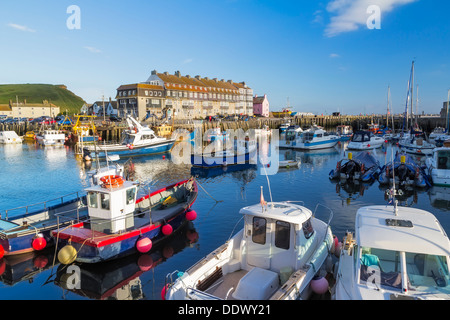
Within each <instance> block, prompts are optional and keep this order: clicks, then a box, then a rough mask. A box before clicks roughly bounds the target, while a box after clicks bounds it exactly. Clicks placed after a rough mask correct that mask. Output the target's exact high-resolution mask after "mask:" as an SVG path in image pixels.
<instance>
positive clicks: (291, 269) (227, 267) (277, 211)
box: [162, 189, 333, 300]
mask: <svg viewBox="0 0 450 320" xmlns="http://www.w3.org/2000/svg"><path fill="white" fill-rule="evenodd" d="M261 192H262V189H261ZM330 211H331V210H330ZM240 214H242V215H243V216H244V228H243V229H241V230H240V231H239V232H238V233H237V234H236V235H234V236H233V237H231V238H230V239H229V240H228V241H226V242H225V243H224V244H223V245H222V246H220V247H219V248H217V249H216V250H214V251H213V252H211V253H210V254H208V255H207V256H206V257H205V258H203V259H201V260H200V261H198V262H197V263H195V264H194V265H193V266H192V267H190V268H189V269H188V270H186V271H185V272H180V271H175V272H173V273H171V274H168V275H167V277H166V285H165V287H164V288H163V291H162V298H163V299H167V300H185V299H186V300H269V299H270V300H294V299H305V298H307V297H308V296H309V295H310V294H311V292H312V290H317V289H315V288H314V285H315V284H316V282H317V281H323V282H321V283H322V284H325V286H324V287H326V289H328V283H327V281H326V279H325V278H323V277H320V269H321V268H322V267H324V264H325V261H326V260H327V257H328V256H329V251H330V250H332V247H333V236H332V234H331V230H330V221H331V219H332V213H331V214H330V219H329V221H328V223H326V222H323V221H321V220H319V219H317V218H316V217H315V216H314V214H313V213H312V212H311V211H310V210H309V209H307V208H305V207H303V206H300V205H297V204H293V203H291V202H269V203H266V202H265V201H264V198H263V196H262V193H261V203H259V204H255V205H252V206H248V207H244V208H242V209H241V210H240ZM318 274H319V275H318ZM316 275H318V276H317V277H316ZM319 279H321V280H319Z"/></svg>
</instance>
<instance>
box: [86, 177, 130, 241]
mask: <svg viewBox="0 0 450 320" xmlns="http://www.w3.org/2000/svg"><path fill="white" fill-rule="evenodd" d="M86 191H87V202H88V212H89V218H90V229H92V230H95V231H99V232H102V233H107V234H111V233H117V232H120V231H125V230H126V229H128V228H130V227H133V226H134V211H135V203H136V195H137V186H136V184H135V183H133V182H130V181H124V180H123V178H122V177H120V176H105V177H102V178H101V184H100V185H96V186H93V187H90V188H87V189H86Z"/></svg>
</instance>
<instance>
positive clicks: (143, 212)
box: [52, 176, 198, 264]
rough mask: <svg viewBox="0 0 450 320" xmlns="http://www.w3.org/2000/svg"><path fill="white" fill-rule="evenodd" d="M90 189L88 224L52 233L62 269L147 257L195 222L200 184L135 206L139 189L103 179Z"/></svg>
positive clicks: (183, 184)
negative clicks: (75, 264)
mask: <svg viewBox="0 0 450 320" xmlns="http://www.w3.org/2000/svg"><path fill="white" fill-rule="evenodd" d="M100 180H101V182H102V184H101V185H96V186H92V187H89V188H86V192H87V207H88V208H87V214H88V219H86V220H85V221H81V222H79V223H75V224H72V225H71V226H70V227H67V228H58V229H57V230H54V231H53V232H52V236H53V237H54V239H55V241H56V243H57V245H58V248H61V249H60V250H59V253H58V260H59V261H60V263H62V264H70V263H72V262H73V261H77V262H80V263H98V262H101V261H108V260H112V259H116V258H120V257H123V256H127V255H130V254H132V253H137V252H141V253H146V252H148V251H150V249H151V247H152V245H153V244H154V243H158V242H159V241H161V240H162V239H165V238H167V237H168V236H170V235H171V234H172V233H173V232H176V231H177V230H178V229H179V228H180V227H181V226H183V225H184V224H185V223H186V222H187V221H192V220H194V219H195V218H196V215H197V214H196V213H195V211H192V210H190V207H191V206H192V205H193V203H194V202H195V200H196V198H197V193H198V190H197V184H196V182H195V181H194V180H193V179H189V180H183V181H180V182H178V183H175V184H173V185H170V186H168V187H165V188H162V189H160V190H158V191H155V192H152V193H149V194H147V195H146V196H144V197H141V198H139V199H137V200H136V197H137V192H138V184H137V183H135V182H131V181H127V180H125V179H123V178H122V177H120V176H104V177H102V178H101V179H100Z"/></svg>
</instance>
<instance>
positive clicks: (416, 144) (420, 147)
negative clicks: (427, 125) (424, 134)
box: [398, 136, 436, 155]
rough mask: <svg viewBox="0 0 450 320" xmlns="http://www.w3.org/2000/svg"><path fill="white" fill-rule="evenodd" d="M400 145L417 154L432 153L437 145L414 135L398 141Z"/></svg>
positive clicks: (403, 148)
mask: <svg viewBox="0 0 450 320" xmlns="http://www.w3.org/2000/svg"><path fill="white" fill-rule="evenodd" d="M398 145H399V147H400V148H401V149H402V150H404V151H405V152H407V153H410V154H415V155H430V154H432V153H433V149H434V148H436V146H435V145H434V144H432V143H429V142H428V141H426V140H424V139H423V138H421V137H415V136H412V138H411V139H408V140H402V141H400V142H399V143H398Z"/></svg>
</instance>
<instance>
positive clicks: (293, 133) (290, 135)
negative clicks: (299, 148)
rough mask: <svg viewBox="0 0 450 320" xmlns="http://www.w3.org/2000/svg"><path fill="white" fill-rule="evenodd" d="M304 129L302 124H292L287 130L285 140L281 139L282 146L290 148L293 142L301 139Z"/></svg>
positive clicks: (280, 144)
mask: <svg viewBox="0 0 450 320" xmlns="http://www.w3.org/2000/svg"><path fill="white" fill-rule="evenodd" d="M302 133H303V129H302V128H301V127H300V126H290V127H289V128H287V130H286V132H285V136H284V139H283V140H280V142H279V147H280V148H290V147H291V146H292V144H293V143H294V142H295V141H296V140H297V139H301V136H302Z"/></svg>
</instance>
